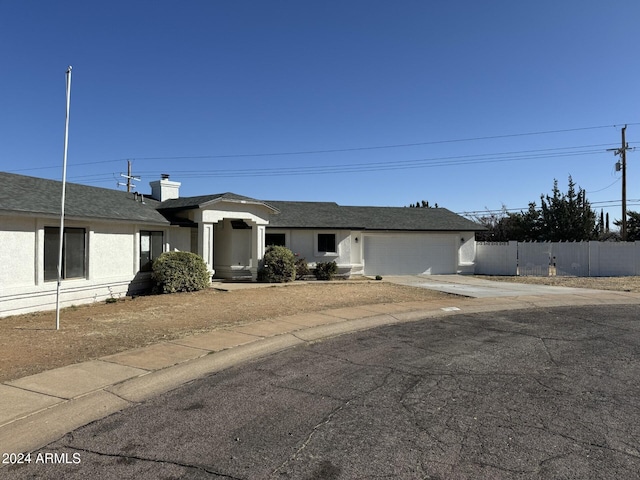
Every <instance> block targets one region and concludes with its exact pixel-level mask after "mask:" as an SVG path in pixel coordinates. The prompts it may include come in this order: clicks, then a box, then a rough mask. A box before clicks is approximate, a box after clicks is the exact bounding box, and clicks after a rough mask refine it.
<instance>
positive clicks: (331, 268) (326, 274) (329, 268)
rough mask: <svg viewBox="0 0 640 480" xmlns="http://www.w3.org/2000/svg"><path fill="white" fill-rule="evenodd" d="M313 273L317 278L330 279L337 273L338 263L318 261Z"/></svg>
mask: <svg viewBox="0 0 640 480" xmlns="http://www.w3.org/2000/svg"><path fill="white" fill-rule="evenodd" d="M313 273H314V274H315V276H316V279H318V280H331V279H332V278H333V276H334V275H335V274H336V273H338V264H337V263H336V262H318V263H316V268H315V270H314V271H313Z"/></svg>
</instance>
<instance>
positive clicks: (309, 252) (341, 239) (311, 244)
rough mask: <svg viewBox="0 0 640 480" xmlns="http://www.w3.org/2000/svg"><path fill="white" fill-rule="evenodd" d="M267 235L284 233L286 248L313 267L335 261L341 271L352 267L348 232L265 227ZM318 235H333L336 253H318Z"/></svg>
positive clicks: (349, 234)
mask: <svg viewBox="0 0 640 480" xmlns="http://www.w3.org/2000/svg"><path fill="white" fill-rule="evenodd" d="M267 233H284V234H285V241H286V247H287V248H288V249H289V250H291V251H292V252H293V253H295V254H297V255H298V256H299V257H301V258H305V259H306V260H307V263H309V264H310V265H311V266H313V265H314V264H315V263H318V262H331V261H335V262H336V263H337V264H338V267H339V268H341V269H342V270H344V269H347V268H348V269H351V265H352V263H353V262H352V253H351V252H352V235H351V231H349V230H311V229H310V230H306V229H281V228H269V227H267ZM319 233H333V234H335V235H336V250H337V252H336V253H322V252H318V251H317V248H318V244H317V236H318V234H319Z"/></svg>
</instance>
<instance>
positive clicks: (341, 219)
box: [266, 201, 484, 231]
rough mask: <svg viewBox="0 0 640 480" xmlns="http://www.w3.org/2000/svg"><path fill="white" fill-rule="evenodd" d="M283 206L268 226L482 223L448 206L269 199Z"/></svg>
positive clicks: (438, 227)
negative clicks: (393, 205)
mask: <svg viewBox="0 0 640 480" xmlns="http://www.w3.org/2000/svg"><path fill="white" fill-rule="evenodd" d="M266 203H268V204H269V205H272V206H274V207H275V208H277V209H278V210H280V214H278V215H271V216H270V217H269V227H279V228H317V229H348V230H405V231H411V230H413V231H476V230H484V227H482V226H481V225H479V224H477V223H475V222H472V221H471V220H467V219H466V218H464V217H461V216H460V215H457V214H455V213H453V212H452V211H450V210H447V209H446V208H406V207H350V206H340V205H338V204H337V203H331V202H286V201H285V202H281V201H267V202H266Z"/></svg>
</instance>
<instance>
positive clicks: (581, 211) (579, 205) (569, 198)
mask: <svg viewBox="0 0 640 480" xmlns="http://www.w3.org/2000/svg"><path fill="white" fill-rule="evenodd" d="M575 187H576V184H575V182H574V181H573V179H572V178H571V176H569V189H568V191H567V193H562V192H560V189H559V188H558V181H557V180H554V181H553V191H552V195H551V196H549V195H546V196H544V195H541V196H540V200H541V209H540V240H549V241H554V242H559V241H577V242H579V241H583V240H591V239H593V238H595V236H596V213H595V212H594V211H593V210H592V209H591V205H590V204H589V202H588V201H587V196H586V192H585V191H584V190H583V189H582V188H579V189H578V191H577V192H576V189H575Z"/></svg>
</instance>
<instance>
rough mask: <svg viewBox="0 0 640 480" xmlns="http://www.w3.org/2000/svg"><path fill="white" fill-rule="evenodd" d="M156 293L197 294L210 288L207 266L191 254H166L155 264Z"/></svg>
mask: <svg viewBox="0 0 640 480" xmlns="http://www.w3.org/2000/svg"><path fill="white" fill-rule="evenodd" d="M151 278H152V279H153V281H154V282H155V286H154V289H153V291H154V292H155V293H175V292H195V291H197V290H203V289H205V288H207V287H208V286H209V283H210V280H211V278H210V275H209V271H208V270H207V265H206V264H205V263H204V260H203V259H202V257H200V256H199V255H196V254H195V253H191V252H165V253H163V254H161V255H160V256H159V257H158V258H156V259H155V260H154V262H153V274H152V275H151Z"/></svg>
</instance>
